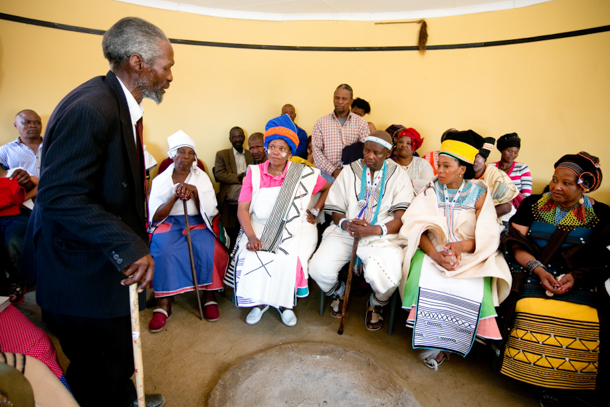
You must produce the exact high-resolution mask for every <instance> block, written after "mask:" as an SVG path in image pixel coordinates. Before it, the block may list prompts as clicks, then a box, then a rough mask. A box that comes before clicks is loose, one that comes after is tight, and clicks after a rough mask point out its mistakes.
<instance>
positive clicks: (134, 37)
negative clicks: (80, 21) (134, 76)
mask: <svg viewBox="0 0 610 407" xmlns="http://www.w3.org/2000/svg"><path fill="white" fill-rule="evenodd" d="M159 41H168V42H169V40H168V39H167V36H166V35H165V33H163V31H161V29H160V28H159V27H157V26H156V25H153V24H151V23H149V22H148V21H146V20H143V19H141V18H137V17H125V18H123V19H121V20H119V21H117V22H116V23H115V24H114V25H113V26H112V27H110V29H109V30H108V31H106V33H105V34H104V39H103V40H102V49H103V50H104V57H105V58H106V59H107V60H108V61H109V62H110V66H111V67H112V68H116V69H119V68H121V67H122V66H123V64H125V63H126V62H127V61H128V60H129V57H131V55H133V54H138V55H140V56H141V57H142V59H143V60H144V62H145V63H146V64H148V65H151V64H152V63H153V62H154V61H155V59H157V58H158V57H160V56H162V55H163V52H162V51H161V48H160V47H159Z"/></svg>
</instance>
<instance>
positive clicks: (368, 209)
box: [358, 161, 387, 225]
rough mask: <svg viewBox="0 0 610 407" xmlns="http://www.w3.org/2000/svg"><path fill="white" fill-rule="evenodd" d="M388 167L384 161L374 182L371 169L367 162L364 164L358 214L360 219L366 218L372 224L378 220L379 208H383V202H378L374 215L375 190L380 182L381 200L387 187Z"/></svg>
mask: <svg viewBox="0 0 610 407" xmlns="http://www.w3.org/2000/svg"><path fill="white" fill-rule="evenodd" d="M386 168H387V165H386V162H385V161H384V162H383V167H382V168H381V174H377V176H376V177H375V179H374V180H373V181H372V182H371V169H370V168H368V167H367V166H366V164H364V168H363V169H362V180H361V184H360V200H359V201H358V208H359V209H360V213H359V214H358V219H366V220H368V221H369V223H370V224H371V225H374V224H375V223H376V222H377V216H378V215H379V209H380V208H381V204H379V203H378V204H377V208H376V209H375V214H374V215H372V213H373V206H374V201H375V190H376V189H377V186H379V183H380V182H381V189H380V191H379V200H381V198H382V197H383V191H384V189H385V176H386ZM363 215H364V217H363ZM371 215H372V219H371Z"/></svg>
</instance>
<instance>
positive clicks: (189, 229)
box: [182, 201, 203, 321]
mask: <svg viewBox="0 0 610 407" xmlns="http://www.w3.org/2000/svg"><path fill="white" fill-rule="evenodd" d="M182 204H183V205H184V223H185V224H186V241H187V242H188V244H189V257H190V258H191V272H192V273H193V284H195V291H196V292H197V305H198V306H199V317H200V318H201V320H202V321H203V309H202V308H201V298H200V297H199V283H197V273H196V272H195V260H194V259H193V243H192V242H191V227H190V226H189V215H188V212H187V210H186V201H182Z"/></svg>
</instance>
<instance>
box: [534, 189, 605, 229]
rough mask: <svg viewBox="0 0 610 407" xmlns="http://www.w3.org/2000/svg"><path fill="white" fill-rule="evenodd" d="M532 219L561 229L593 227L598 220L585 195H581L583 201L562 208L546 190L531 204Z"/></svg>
mask: <svg viewBox="0 0 610 407" xmlns="http://www.w3.org/2000/svg"><path fill="white" fill-rule="evenodd" d="M532 212H533V214H534V219H536V220H537V221H539V222H545V223H550V224H552V225H554V226H557V227H558V228H559V229H561V230H565V231H570V230H574V229H576V228H577V227H586V228H589V229H591V228H593V227H595V225H597V223H598V222H599V218H598V217H597V215H595V211H594V210H593V205H591V201H590V200H589V198H588V197H587V196H584V195H583V203H582V204H581V203H577V204H576V205H574V206H572V207H571V208H562V207H561V206H559V205H557V203H555V201H553V199H552V198H551V193H550V192H547V193H546V194H543V195H542V197H541V198H540V199H539V200H538V202H536V203H535V204H534V205H533V206H532Z"/></svg>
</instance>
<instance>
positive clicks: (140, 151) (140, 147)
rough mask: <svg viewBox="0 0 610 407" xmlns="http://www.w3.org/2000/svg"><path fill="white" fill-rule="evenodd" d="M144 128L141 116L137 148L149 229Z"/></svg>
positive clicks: (137, 126)
mask: <svg viewBox="0 0 610 407" xmlns="http://www.w3.org/2000/svg"><path fill="white" fill-rule="evenodd" d="M143 129H144V121H143V118H140V120H138V121H137V122H136V150H138V151H137V153H138V164H139V166H140V174H141V177H142V178H141V179H142V180H143V181H144V197H145V199H146V205H145V207H144V215H145V216H146V219H145V222H146V228H147V229H148V180H147V179H146V162H145V160H144V141H143V140H144V139H143V136H142V132H143Z"/></svg>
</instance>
